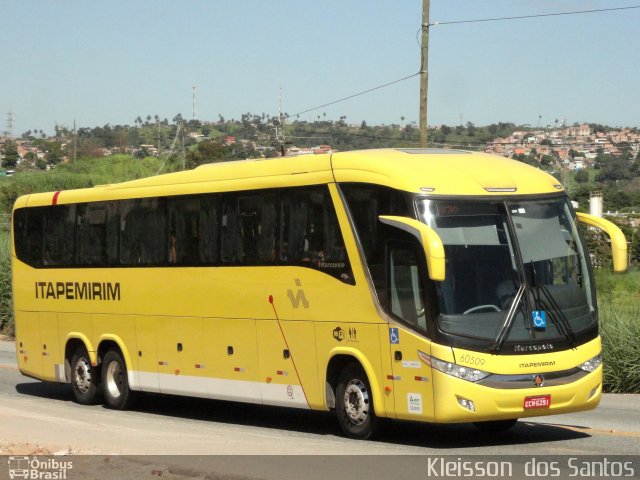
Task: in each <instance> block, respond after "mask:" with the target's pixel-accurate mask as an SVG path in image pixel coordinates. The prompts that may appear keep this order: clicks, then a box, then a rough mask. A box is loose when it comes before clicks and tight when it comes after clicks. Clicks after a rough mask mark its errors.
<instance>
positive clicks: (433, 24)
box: [426, 5, 640, 27]
mask: <svg viewBox="0 0 640 480" xmlns="http://www.w3.org/2000/svg"><path fill="white" fill-rule="evenodd" d="M636 8H640V5H632V6H629V7H614V8H599V9H594V10H575V11H571V12H558V13H539V14H536V15H519V16H514V17H496V18H479V19H475V20H454V21H450V22H433V23H429V24H428V25H426V26H427V27H431V26H436V25H459V24H462V23H481V22H499V21H505V20H524V19H527V18H543V17H559V16H563V15H582V14H585V13H601V12H614V11H620V10H631V9H636Z"/></svg>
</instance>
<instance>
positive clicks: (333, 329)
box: [315, 322, 392, 417]
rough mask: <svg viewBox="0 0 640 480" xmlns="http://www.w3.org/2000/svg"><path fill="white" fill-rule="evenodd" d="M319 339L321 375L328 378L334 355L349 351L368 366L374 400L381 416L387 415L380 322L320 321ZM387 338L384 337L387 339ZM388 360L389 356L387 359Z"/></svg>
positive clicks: (348, 353) (317, 335)
mask: <svg viewBox="0 0 640 480" xmlns="http://www.w3.org/2000/svg"><path fill="white" fill-rule="evenodd" d="M315 329H316V343H317V345H318V368H319V371H320V378H321V379H323V381H324V380H326V378H327V377H326V375H327V367H328V365H329V362H330V361H331V358H333V357H334V356H336V355H345V356H349V357H352V358H353V361H354V362H357V363H359V364H360V365H362V367H363V368H364V370H365V373H366V374H367V377H368V379H369V383H370V384H371V390H372V393H373V402H374V406H375V411H376V414H377V415H378V416H381V417H386V416H387V415H389V414H391V413H392V412H387V410H386V406H387V404H388V402H387V401H386V400H385V392H384V385H385V381H386V379H385V378H383V375H382V372H383V371H384V370H383V368H382V363H383V359H382V357H381V353H380V342H381V339H380V335H379V325H378V324H374V323H333V322H317V323H315ZM383 341H384V340H383ZM385 360H386V362H387V363H388V359H385Z"/></svg>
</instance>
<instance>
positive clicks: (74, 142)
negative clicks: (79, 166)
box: [73, 119, 78, 169]
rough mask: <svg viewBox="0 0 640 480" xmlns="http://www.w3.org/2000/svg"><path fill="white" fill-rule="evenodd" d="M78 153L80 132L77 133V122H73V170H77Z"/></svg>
mask: <svg viewBox="0 0 640 480" xmlns="http://www.w3.org/2000/svg"><path fill="white" fill-rule="evenodd" d="M77 151H78V132H77V131H76V120H75V119H74V120H73V168H74V169H75V168H76V157H77V155H76V152H77Z"/></svg>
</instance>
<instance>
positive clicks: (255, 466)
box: [0, 342, 640, 479]
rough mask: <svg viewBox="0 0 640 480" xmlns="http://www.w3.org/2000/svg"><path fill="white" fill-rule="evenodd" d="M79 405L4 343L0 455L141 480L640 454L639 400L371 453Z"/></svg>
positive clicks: (216, 414) (466, 429)
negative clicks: (432, 460)
mask: <svg viewBox="0 0 640 480" xmlns="http://www.w3.org/2000/svg"><path fill="white" fill-rule="evenodd" d="M72 399H73V396H72V393H71V389H70V387H69V386H68V385H59V384H50V383H44V382H39V381H35V380H32V379H29V378H26V377H23V376H22V375H21V374H20V373H19V372H18V371H17V367H16V361H15V350H14V344H13V343H11V342H0V453H4V454H35V453H43V454H47V453H49V454H52V453H56V454H74V455H82V454H93V455H102V456H105V455H107V456H110V455H122V454H126V455H131V456H130V457H126V458H125V457H109V458H110V460H109V462H110V464H109V465H111V466H113V465H114V462H116V463H118V462H120V463H122V462H124V463H125V464H126V465H127V467H126V468H124V467H123V468H124V470H127V468H128V469H133V470H132V471H134V470H135V471H136V474H135V476H132V478H144V477H145V475H144V474H141V472H140V471H138V470H140V469H142V470H143V472H142V473H145V472H146V473H148V474H149V475H152V473H151V472H156V473H154V474H153V475H155V474H157V472H159V471H162V472H164V476H163V478H193V477H196V476H200V477H201V478H202V475H203V472H207V475H206V477H207V478H234V479H240V478H278V479H287V478H323V479H326V478H353V475H350V474H353V472H356V471H357V475H356V477H357V478H393V477H395V476H397V475H398V469H399V468H401V469H402V472H403V478H424V477H425V471H426V470H427V467H426V464H425V456H426V455H429V456H439V457H442V456H454V457H451V458H456V456H464V457H463V458H466V456H468V455H483V456H487V455H489V456H495V457H483V458H494V459H500V458H513V459H517V458H520V457H515V456H522V457H521V458H520V460H517V463H518V465H520V466H523V465H524V462H526V461H527V459H531V458H532V457H536V456H543V455H565V456H580V455H596V456H600V457H602V456H613V455H640V395H604V397H603V400H602V402H601V404H600V406H599V407H598V409H596V410H594V411H591V412H585V413H580V414H569V415H557V416H552V417H540V418H536V419H529V420H527V421H520V422H518V424H517V425H516V427H514V428H513V429H512V430H510V431H509V432H506V433H504V434H501V435H495V434H493V435H488V434H482V433H480V432H478V431H477V430H476V429H475V428H474V427H473V426H471V425H466V424H464V425H428V424H417V423H409V422H395V423H390V424H389V425H388V426H387V428H386V429H385V432H384V435H383V436H382V438H380V439H378V440H376V441H369V442H364V441H355V440H349V439H346V438H344V437H342V436H341V433H340V430H339V427H338V426H337V423H336V422H335V419H334V418H333V417H332V416H331V415H329V414H326V413H319V412H307V411H299V410H290V409H283V408H274V407H256V406H252V405H243V404H236V403H231V402H221V401H211V400H201V399H190V398H184V397H174V396H159V395H145V396H144V397H143V398H142V399H141V402H139V405H138V406H137V407H136V408H135V409H134V410H131V411H125V412H120V411H111V410H107V409H105V408H103V407H102V406H99V405H96V406H80V405H77V404H76V403H74V402H73V400H72ZM148 455H161V456H163V457H150V456H148ZM166 455H175V456H173V457H166ZM184 455H190V456H188V457H185V456H184ZM197 455H202V456H197ZM236 455H246V456H243V457H237V456H236ZM262 455H267V456H262ZM283 455H287V457H282V456H283ZM293 455H295V456H297V457H292V456H293ZM322 455H327V456H329V457H324V456H322ZM360 455H375V456H376V457H375V458H374V457H360ZM398 455H404V456H406V457H398ZM506 455H509V456H514V457H505V456H506ZM77 458H78V461H81V458H82V457H77ZM85 458H87V457H85ZM89 458H93V457H89ZM153 459H155V460H153ZM154 462H155V463H154ZM154 465H155V466H154ZM157 465H161V467H158V466H157ZM103 467H104V465H103ZM638 467H639V468H637V469H636V472H635V474H636V475H637V476H640V462H639V463H638ZM158 468H160V470H157V469H158ZM136 469H137V470H136ZM124 470H123V471H124ZM214 471H215V472H216V473H215V474H213V473H211V472H214ZM301 472H304V475H302V476H301ZM2 473H3V472H2V470H1V469H0V478H2ZM120 473H121V475H120V478H126V476H124V475H122V471H121V472H120ZM172 475H173V476H172ZM414 475H415V477H414ZM96 478H100V477H96ZM105 478H106V477H105ZM149 478H152V476H151V477H149ZM512 478H517V475H515V476H513V477H512ZM522 478H525V477H522Z"/></svg>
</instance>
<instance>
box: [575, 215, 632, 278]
mask: <svg viewBox="0 0 640 480" xmlns="http://www.w3.org/2000/svg"><path fill="white" fill-rule="evenodd" d="M576 216H577V217H578V220H579V221H580V222H582V223H586V224H587V225H590V226H592V227H596V228H598V229H600V230H603V231H604V232H605V233H606V234H607V235H609V238H610V239H611V255H612V257H613V271H614V272H624V271H625V270H626V269H627V263H628V256H627V240H626V239H625V238H624V233H622V230H620V229H619V228H618V226H617V225H616V224H614V223H612V222H610V221H609V220H605V219H604V218H600V217H596V216H594V215H589V214H587V213H580V212H576Z"/></svg>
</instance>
